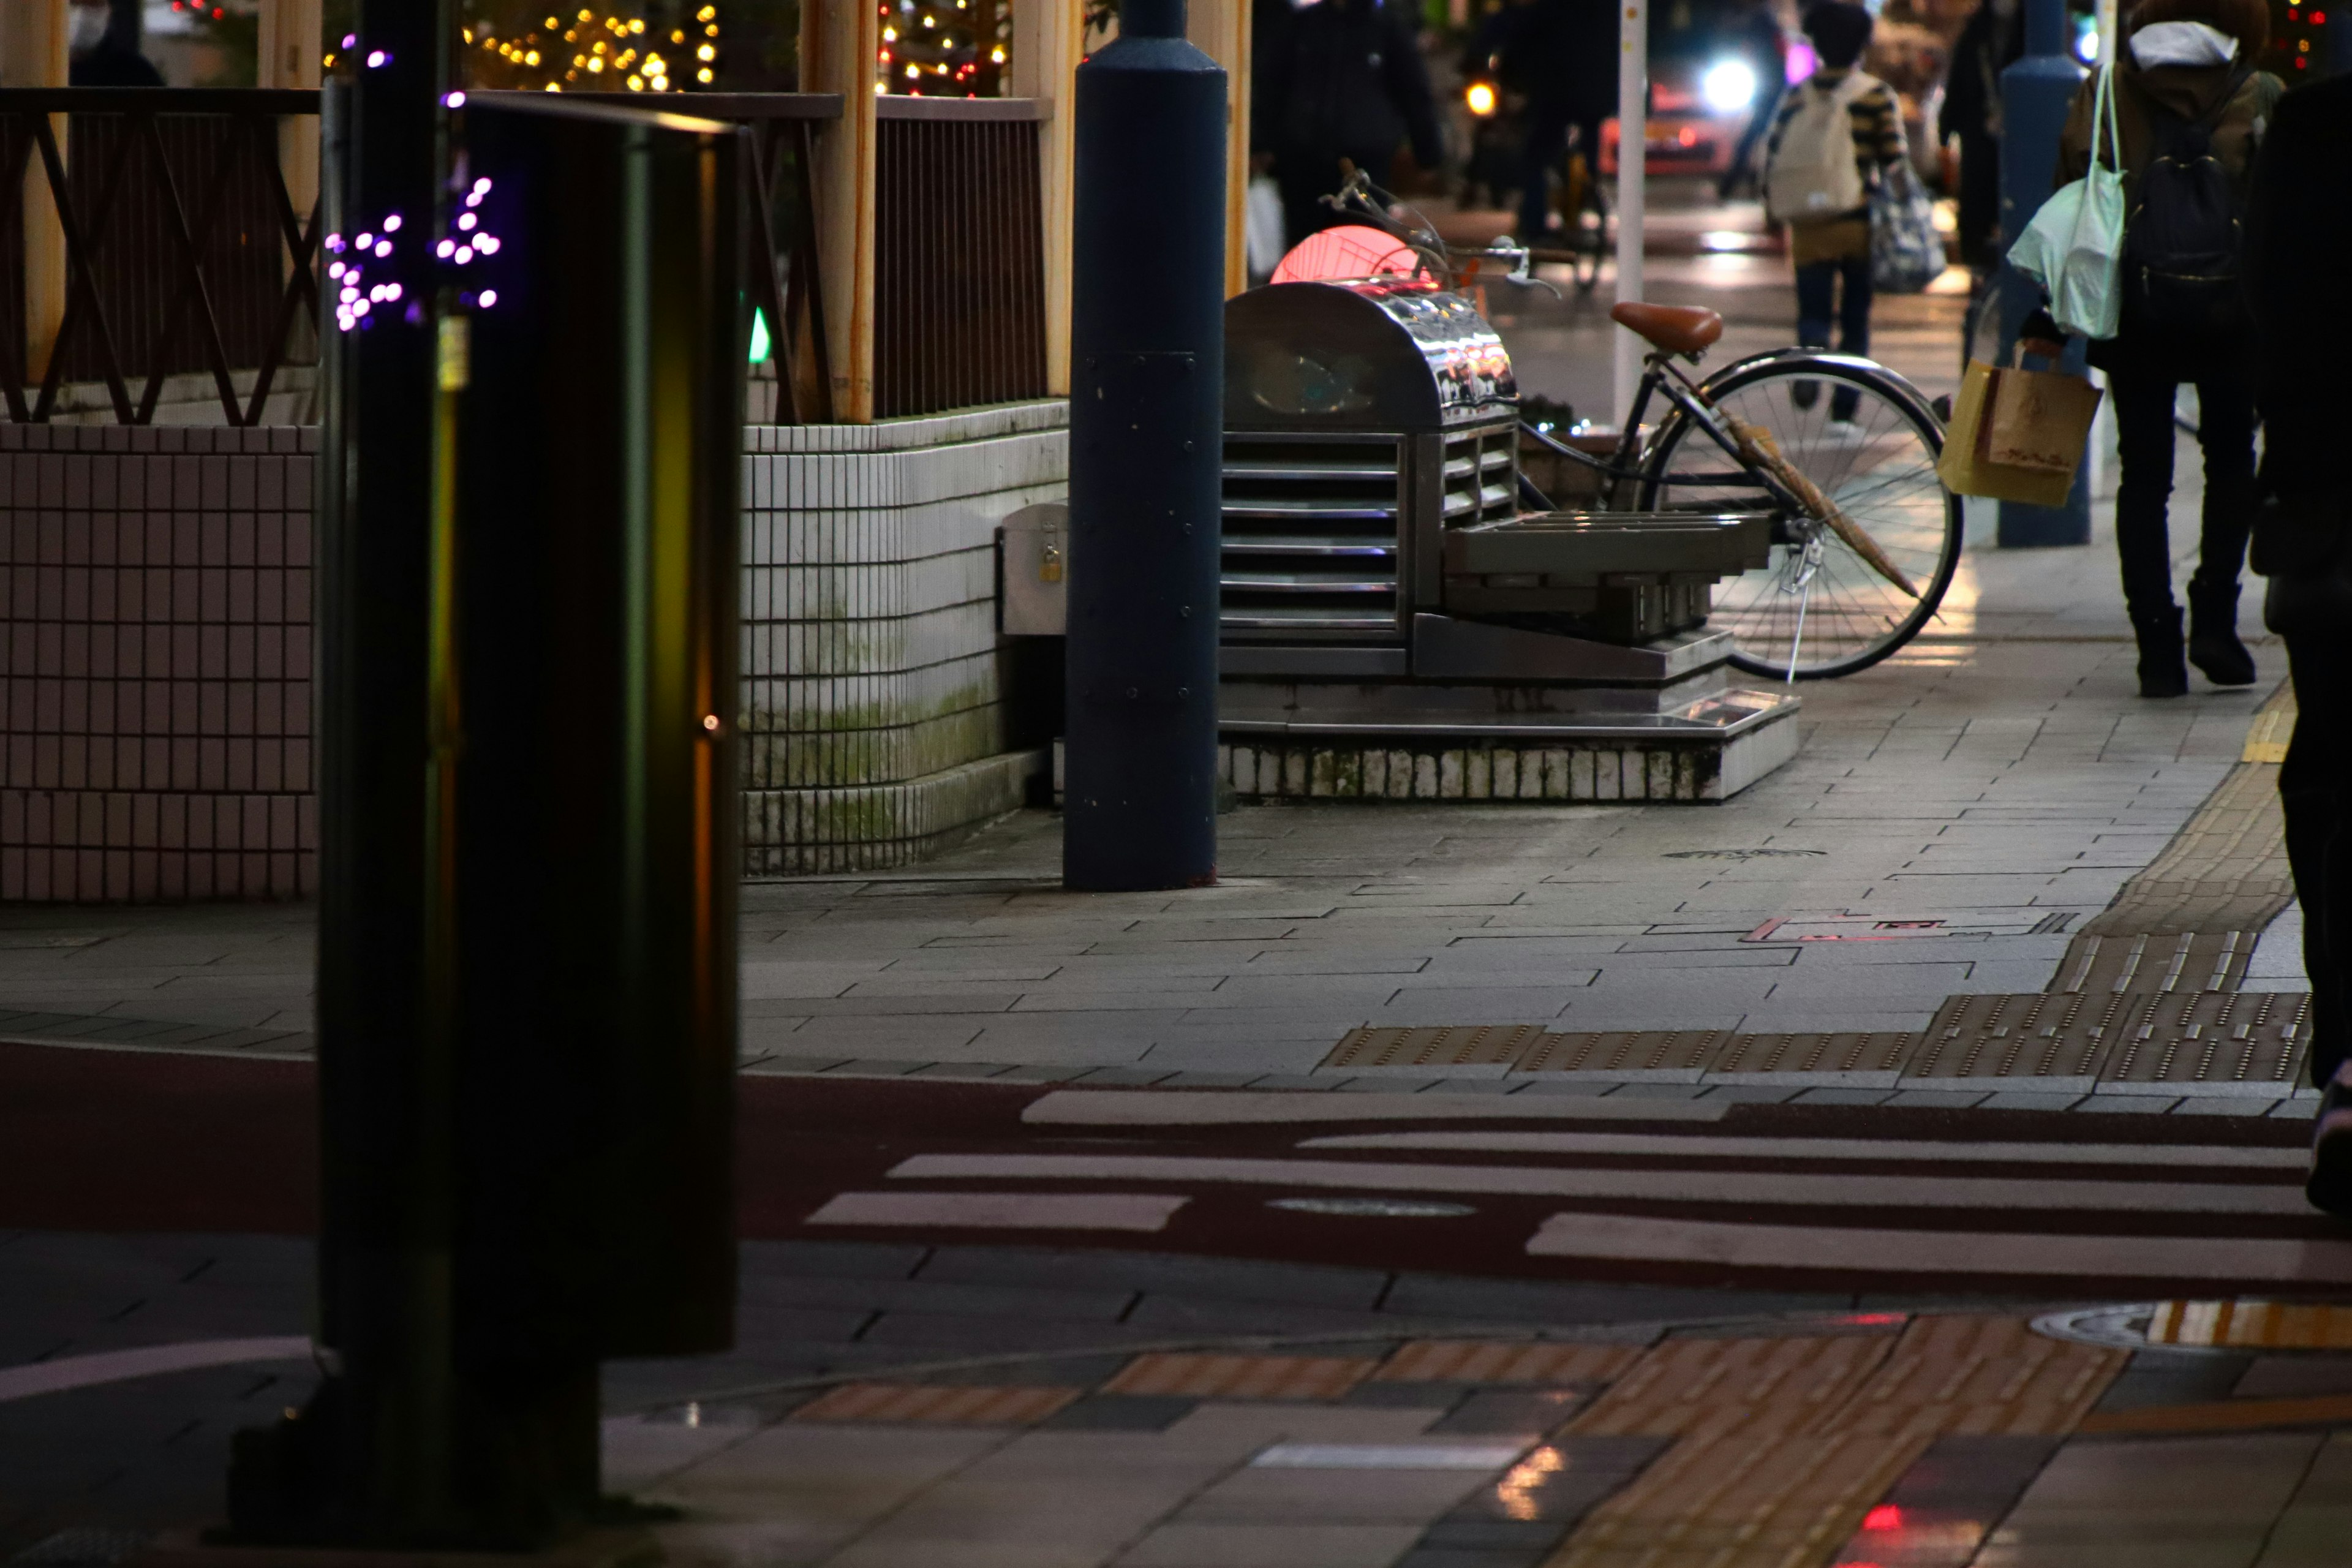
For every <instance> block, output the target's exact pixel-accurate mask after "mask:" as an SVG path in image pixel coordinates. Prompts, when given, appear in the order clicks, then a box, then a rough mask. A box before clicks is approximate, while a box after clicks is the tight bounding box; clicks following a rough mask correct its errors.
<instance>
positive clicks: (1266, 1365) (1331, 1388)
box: [1102, 1352, 1380, 1399]
mask: <svg viewBox="0 0 2352 1568" xmlns="http://www.w3.org/2000/svg"><path fill="white" fill-rule="evenodd" d="M1379 1364H1380V1363H1378V1362H1376V1361H1372V1360H1370V1359H1369V1358H1364V1359H1359V1358H1356V1357H1353V1356H1281V1355H1201V1354H1188V1353H1177V1352H1154V1353H1152V1354H1150V1355H1139V1356H1137V1357H1136V1358H1135V1359H1134V1360H1133V1361H1131V1362H1129V1363H1127V1365H1126V1366H1124V1367H1122V1368H1120V1369H1119V1373H1118V1376H1116V1377H1114V1378H1112V1379H1111V1380H1110V1381H1109V1382H1108V1383H1107V1384H1103V1387H1102V1391H1103V1392H1104V1393H1105V1394H1176V1395H1181V1396H1182V1397H1185V1398H1190V1399H1339V1398H1341V1397H1343V1396H1344V1395H1345V1394H1347V1392H1348V1391H1349V1389H1351V1388H1353V1387H1355V1386H1356V1384H1360V1383H1361V1382H1362V1381H1363V1380H1364V1379H1365V1378H1366V1377H1368V1376H1370V1374H1371V1373H1372V1371H1373V1369H1374V1368H1376V1367H1377V1366H1378V1365H1379Z"/></svg>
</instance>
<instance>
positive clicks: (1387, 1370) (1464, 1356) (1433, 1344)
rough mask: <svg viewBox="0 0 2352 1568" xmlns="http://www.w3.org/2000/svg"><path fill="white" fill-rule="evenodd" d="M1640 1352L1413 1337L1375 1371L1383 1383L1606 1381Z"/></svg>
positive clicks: (1625, 1347)
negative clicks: (1411, 1340)
mask: <svg viewBox="0 0 2352 1568" xmlns="http://www.w3.org/2000/svg"><path fill="white" fill-rule="evenodd" d="M1641 1354H1642V1347H1641V1346H1639V1345H1563V1344H1543V1343H1540V1342H1535V1343H1530V1342H1527V1341H1524V1340H1520V1341H1511V1340H1415V1341H1413V1342H1412V1343H1411V1344H1406V1345H1400V1346H1398V1347H1397V1350H1396V1352H1395V1353H1394V1354H1392V1355H1391V1356H1390V1357H1389V1359H1388V1360H1386V1361H1384V1362H1382V1363H1381V1369H1380V1371H1379V1372H1377V1373H1373V1374H1372V1375H1373V1378H1374V1380H1375V1381H1377V1382H1381V1383H1606V1382H1608V1381H1610V1380H1611V1379H1612V1378H1614V1377H1616V1376H1617V1375H1618V1374H1619V1373H1622V1372H1623V1371H1624V1370H1625V1369H1626V1368H1627V1367H1629V1366H1631V1365H1633V1363H1634V1362H1635V1361H1636V1360H1637V1359H1639V1357H1640V1356H1641Z"/></svg>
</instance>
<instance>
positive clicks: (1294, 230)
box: [1274, 147, 1393, 245]
mask: <svg viewBox="0 0 2352 1568" xmlns="http://www.w3.org/2000/svg"><path fill="white" fill-rule="evenodd" d="M1343 157H1346V158H1348V159H1349V162H1351V163H1354V164H1355V165H1356V167H1358V168H1359V169H1361V170H1363V171H1364V173H1366V174H1370V176H1371V177H1372V184H1376V185H1380V186H1382V187H1383V188H1385V187H1386V186H1387V184H1388V183H1389V164H1390V163H1391V161H1392V159H1393V155H1392V154H1391V153H1354V154H1352V155H1351V154H1348V153H1322V152H1308V151H1307V150H1305V149H1303V148H1297V147H1286V148H1283V149H1282V150H1281V151H1279V152H1277V153H1275V155H1274V179H1275V183H1276V184H1278V185H1280V186H1281V187H1282V226H1283V230H1284V234H1285V237H1286V238H1287V240H1288V241H1289V243H1291V244H1292V245H1297V243H1298V242H1299V241H1300V240H1302V239H1305V238H1306V237H1307V236H1308V235H1310V234H1319V233H1321V232H1322V231H1323V230H1324V229H1327V228H1335V227H1337V226H1339V225H1340V224H1343V223H1361V222H1362V221H1363V220H1362V219H1361V218H1355V217H1342V216H1339V214H1338V213H1336V212H1333V211H1332V210H1331V209H1330V208H1329V207H1328V206H1326V205H1324V204H1323V198H1324V197H1325V196H1336V195H1339V187H1340V186H1341V185H1342V184H1346V183H1347V176H1346V175H1344V174H1341V173H1340V172H1339V160H1340V159H1341V158H1343Z"/></svg>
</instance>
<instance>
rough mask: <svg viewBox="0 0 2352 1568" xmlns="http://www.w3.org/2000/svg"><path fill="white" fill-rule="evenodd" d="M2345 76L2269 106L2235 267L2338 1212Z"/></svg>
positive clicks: (2342, 1074) (2315, 1041)
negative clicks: (2247, 341) (2249, 342)
mask: <svg viewBox="0 0 2352 1568" xmlns="http://www.w3.org/2000/svg"><path fill="white" fill-rule="evenodd" d="M2347 148H2352V77H2343V76H2339V77H2335V78H2332V79H2329V80H2326V81H2321V82H2315V83H2313V84H2312V85H2311V86H2309V87H2305V88H2298V89H2295V90H2294V91H2293V92H2290V93H2288V94H2287V95H2286V96H2285V97H2284V98H2283V99H2281V100H2279V104H2278V107H2277V109H2276V110H2273V114H2272V118H2271V123H2270V129H2269V132H2268V134H2267V135H2266V136H2265V137H2264V138H2263V146H2262V151H2261V153H2259V154H2258V155H2257V157H2256V159H2255V163H2254V174H2253V182H2252V192H2251V194H2250V195H2249V196H2248V200H2247V210H2246V247H2245V253H2244V257H2243V258H2242V277H2243V278H2244V279H2245V285H2246V296H2247V302H2248V305H2249V306H2250V308H2251V311H2252V316H2253V321H2254V325H2255V328H2256V330H2257V332H2258V334H2259V338H2258V346H2257V348H2256V351H2255V354H2254V384H2255V394H2256V397H2257V399H2258V400H2259V403H2260V405H2261V408H2262V412H2263V467H2262V474H2261V479H2260V483H2261V489H2262V493H2263V510H2262V511H2261V512H2260V513H2259V514H2258V521H2257V522H2256V524H2255V542H2254V566H2255V570H2257V571H2259V572H2263V573H2264V574H2268V575H2269V577H2270V579H2271V583H2270V593H2269V595H2268V597H2267V600H2266V602H2265V604H2264V605H2263V610H2264V616H2263V618H2264V620H2266V621H2267V622H2268V623H2269V625H2270V628H2271V629H2272V630H2273V631H2274V632H2277V633H2278V634H2279V635H2280V636H2281V637H2284V639H2285V641H2286V658H2287V668H2288V671H2289V673H2290V675H2291V676H2292V678H2293V679H2294V696H2295V704H2296V713H2295V721H2294V738H2293V739H2292V740H2291V741H2289V742H2288V743H2287V751H2286V763H2285V764H2284V766H2283V767H2281V768H2280V769H2279V804H2280V805H2281V806H2282V807H2283V808H2284V814H2285V816H2286V854H2287V860H2288V863H2289V864H2290V865H2291V866H2292V867H2293V868H2294V890H2295V896H2296V897H2297V898H2298V899H2300V900H2302V903H2303V922H2304V923H2303V966H2304V970H2305V973H2307V974H2308V975H2309V976H2310V978H2311V1024H2310V1038H2311V1081H2312V1084H2313V1085H2314V1087H2315V1088H2317V1089H2320V1090H2322V1099H2321V1100H2320V1104H2319V1116H2318V1120H2317V1123H2316V1125H2315V1128H2314V1130H2313V1136H2312V1157H2311V1177H2310V1183H2309V1185H2308V1188H2307V1191H2308V1192H2309V1194H2310V1197H2311V1201H2312V1202H2313V1203H2314V1204H2315V1205H2318V1206H2319V1207H2321V1208H2323V1209H2326V1210H2328V1211H2330V1212H2331V1213H2334V1214H2337V1215H2345V1216H2347V1217H2352V1071H2347V1067H2346V1060H2347V1052H2352V990H2347V985H2352V503H2347V495H2346V489H2345V486H2344V481H2343V477H2342V470H2341V468H2339V467H2338V465H2339V464H2340V463H2341V462H2342V460H2343V456H2342V454H2343V448H2344V443H2345V436H2344V433H2345V431H2346V430H2347V429H2352V383H2347V381H2346V380H2345V379H2344V377H2343V376H2342V375H2340V374H2335V367H2336V366H2339V365H2343V364H2345V363H2352V301H2347V300H2346V298H2345V292H2344V289H2343V287H2342V284H2341V282H2340V277H2341V273H2342V268H2343V265H2344V258H2345V257H2346V256H2347V255H2352V161H2347V159H2346V157H2345V150H2346V149H2347Z"/></svg>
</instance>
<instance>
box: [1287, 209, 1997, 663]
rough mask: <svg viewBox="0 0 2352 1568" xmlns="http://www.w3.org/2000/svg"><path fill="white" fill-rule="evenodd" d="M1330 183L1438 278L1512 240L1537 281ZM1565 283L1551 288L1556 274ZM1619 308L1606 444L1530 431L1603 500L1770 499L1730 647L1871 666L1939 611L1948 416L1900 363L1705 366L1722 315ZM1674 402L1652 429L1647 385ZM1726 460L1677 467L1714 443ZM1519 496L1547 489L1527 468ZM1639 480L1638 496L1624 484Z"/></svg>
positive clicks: (1638, 506)
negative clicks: (1610, 439) (1450, 244)
mask: <svg viewBox="0 0 2352 1568" xmlns="http://www.w3.org/2000/svg"><path fill="white" fill-rule="evenodd" d="M1324 200H1325V201H1326V202H1327V203H1328V204H1330V205H1333V206H1335V207H1337V208H1339V210H1341V211H1343V212H1346V213H1348V214H1349V216H1351V217H1356V218H1359V219H1361V220H1364V221H1368V222H1374V223H1377V224H1379V225H1380V226H1381V227H1382V228H1383V229H1384V230H1385V231H1386V232H1388V233H1390V234H1391V235H1393V236H1394V237H1396V238H1398V239H1399V240H1400V241H1402V243H1404V244H1405V245H1407V246H1409V247H1412V250H1413V251H1414V252H1415V253H1416V255H1418V256H1419V257H1420V258H1422V264H1423V267H1424V268H1426V269H1427V270H1428V271H1429V273H1430V276H1431V278H1432V279H1433V280H1434V281H1438V282H1440V283H1441V284H1442V285H1443V286H1444V287H1445V288H1448V289H1454V288H1458V287H1459V286H1460V282H1461V279H1462V277H1463V273H1462V272H1461V271H1460V269H1458V268H1456V267H1455V265H1454V261H1455V259H1456V258H1457V256H1458V257H1459V258H1460V259H1463V260H1466V261H1468V262H1470V263H1471V273H1470V275H1472V276H1475V275H1476V271H1477V264H1478V263H1480V262H1481V261H1483V260H1485V259H1486V258H1497V259H1500V258H1510V259H1513V260H1514V261H1515V262H1516V266H1515V267H1514V268H1513V270H1512V271H1511V272H1510V273H1509V274H1507V277H1508V279H1509V280H1510V281H1514V282H1524V283H1535V284H1538V285H1542V286H1545V287H1549V285H1543V280H1542V279H1538V278H1534V277H1533V276H1532V275H1531V272H1530V269H1529V268H1530V263H1531V261H1532V259H1533V258H1532V256H1531V255H1530V253H1528V251H1527V249H1526V248H1525V247H1487V248H1486V249H1485V250H1481V251H1475V252H1464V253H1455V252H1453V251H1450V250H1449V249H1448V248H1447V247H1446V246H1445V243H1444V240H1443V239H1442V238H1440V237H1438V235H1437V232H1436V229H1435V227H1434V226H1433V225H1431V224H1430V223H1429V222H1428V220H1427V219H1426V218H1424V217H1422V216H1421V215H1420V214H1419V213H1412V216H1413V217H1414V218H1416V219H1418V220H1419V223H1418V226H1414V225H1411V224H1407V223H1406V222H1404V221H1403V220H1402V219H1401V218H1399V217H1396V216H1391V207H1396V210H1398V211H1400V212H1411V211H1412V209H1410V208H1404V207H1402V206H1398V205H1397V204H1396V203H1395V201H1394V198H1393V197H1391V196H1389V195H1388V193H1386V192H1384V191H1381V190H1379V189H1378V188H1377V187H1375V186H1373V185H1372V184H1371V183H1370V181H1369V180H1367V179H1366V178H1365V177H1364V175H1363V174H1361V172H1358V173H1356V174H1352V175H1351V176H1350V178H1349V181H1348V184H1346V185H1344V186H1343V187H1341V190H1340V193H1339V195H1337V196H1326V197H1325V198H1324ZM1554 292H1555V293H1557V292H1558V291H1557V290H1554ZM1609 316H1610V320H1612V321H1615V322H1616V323H1617V324H1618V325H1620V326H1622V327H1624V328H1625V329H1627V330H1628V331H1633V333H1635V334H1636V335H1638V336H1640V337H1641V338H1642V339H1643V340H1644V341H1645V342H1648V343H1649V344H1650V352H1649V353H1647V354H1645V355H1644V356H1643V373H1642V379H1641V383H1640V385H1639V388H1638V390H1637V391H1636V393H1635V395H1634V399H1633V409H1632V411H1631V414H1630V416H1628V418H1627V420H1626V422H1625V429H1624V431H1623V433H1622V435H1621V436H1620V437H1618V442H1617V446H1616V447H1615V448H1614V449H1613V450H1612V452H1611V453H1610V454H1609V456H1607V457H1605V458H1602V457H1596V456H1594V455H1592V454H1591V453H1587V452H1583V451H1580V450H1579V449H1577V448H1576V447H1573V446H1570V445H1569V444H1567V443H1565V442H1561V441H1559V440H1556V439H1554V438H1553V437H1551V436H1549V434H1547V433H1545V432H1543V431H1540V430H1538V429H1536V428H1535V427H1534V426H1529V425H1527V424H1524V423H1522V424H1521V426H1520V438H1521V439H1522V440H1523V441H1533V442H1535V443H1537V444H1538V445H1539V446H1542V447H1545V448H1547V449H1548V450H1550V451H1553V452H1556V453H1558V454H1559V456H1561V457H1563V458H1568V459H1569V460H1570V461H1573V462H1576V463H1579V464H1581V465H1583V466H1585V467H1587V468H1593V469H1596V470H1598V472H1599V474H1600V476H1601V496H1602V499H1603V500H1604V501H1605V502H1606V506H1605V507H1604V508H1603V509H1601V510H1602V512H1604V513H1608V512H1614V513H1622V512H1627V511H1638V512H1651V513H1656V512H1708V513H1722V512H1728V511H1756V510H1769V512H1770V514H1771V549H1770V552H1769V559H1768V561H1767V563H1765V564H1764V565H1761V566H1759V567H1756V568H1754V569H1752V570H1750V571H1748V573H1746V574H1743V575H1742V576H1740V577H1738V578H1737V579H1735V580H1733V581H1730V582H1727V583H1725V584H1720V585H1719V586H1718V587H1717V589H1716V594H1715V601H1714V607H1713V609H1712V611H1711V613H1710V615H1709V616H1708V621H1709V624H1710V625H1711V626H1719V627H1721V628H1723V629H1725V630H1727V631H1729V632H1730V633H1731V634H1732V636H1733V638H1734V647H1733V652H1732V655H1731V663H1732V664H1733V665H1734V666H1735V667H1736V668H1739V669H1742V670H1745V671H1746V672H1748V673H1749V674H1751V675H1759V676H1765V677H1769V678H1771V679H1780V680H1787V681H1798V680H1820V679H1829V678H1831V677H1834V676H1841V675H1851V674H1853V672H1854V671H1856V670H1860V669H1867V668H1870V667H1871V666H1872V665H1874V664H1876V663H1878V662H1879V661H1880V660H1881V659H1883V658H1886V657H1887V656H1888V655H1890V654H1892V653H1894V652H1895V650H1896V649H1897V648H1900V647H1902V646H1903V645H1904V644H1905V643H1907V642H1909V641H1910V640H1911V638H1912V637H1915V636H1916V635H1917V634H1918V632H1919V629H1920V628H1921V627H1922V626H1926V625H1927V622H1928V621H1929V620H1930V619H1931V618H1933V617H1934V616H1935V615H1936V612H1937V606H1938V605H1940V604H1941V603H1942V601H1943V597H1944V593H1945V591H1946V590H1947V589H1948V588H1949V587H1950V585H1951V581H1952V574H1953V572H1954V571H1955V570H1956V569H1957V568H1958V565H1959V558H1960V545H1961V540H1962V537H1963V530H1964V516H1963V512H1962V510H1961V502H1960V498H1959V497H1958V496H1956V495H1954V494H1952V493H1951V491H1949V490H1948V489H1945V488H1944V483H1943V480H1942V479H1940V478H1939V477H1938V476H1937V472H1936V464H1937V459H1938V458H1941V456H1942V455H1943V449H1944V426H1943V422H1942V420H1941V419H1939V418H1938V417H1937V413H1936V410H1935V409H1934V408H1933V407H1932V406H1931V405H1929V404H1928V402H1927V399H1926V398H1925V397H1923V396H1922V395H1920V393H1919V391H1918V389H1917V388H1916V387H1915V386H1913V385H1912V384H1910V383H1909V382H1908V381H1906V380H1905V379H1904V378H1903V377H1901V376H1899V375H1897V374H1895V373H1894V372H1893V371H1891V370H1888V369H1887V368H1886V367H1885V366H1884V365H1882V364H1879V363H1875V362H1874V361H1871V360H1866V359H1861V358H1857V357H1855V356H1853V355H1849V354H1838V353H1825V352H1822V351H1820V350H1814V349H1801V348H1788V349H1775V350H1771V351H1769V352H1767V353H1759V354H1751V355H1749V356H1748V357H1747V358H1746V359H1742V360H1738V361H1736V362H1734V363H1731V364H1729V365H1727V366H1725V367H1724V368H1723V369H1721V370H1719V371H1717V372H1716V373H1715V374H1713V375H1711V376H1709V377H1707V378H1706V380H1704V381H1698V380H1695V379H1693V378H1692V376H1691V375H1690V374H1688V373H1687V372H1685V370H1684V369H1683V367H1682V366H1681V365H1680V364H1677V363H1675V362H1676V361H1677V360H1682V361H1685V362H1687V363H1690V364H1693V365H1696V364H1697V363H1699V362H1700V361H1701V360H1702V359H1703V358H1704V357H1705V355H1706V351H1707V350H1708V349H1709V348H1711V347H1713V346H1714V345H1715V343H1716V342H1717V341H1718V340H1719V339H1720V338H1721V337H1722V335H1723V318H1722V317H1721V316H1719V315H1717V313H1716V312H1715V311H1713V310H1706V309H1703V308H1700V307H1696V306H1675V305H1652V304H1641V303H1624V304H1619V305H1617V306H1614V307H1613V308H1612V310H1610V312H1609ZM1661 398H1662V399H1663V400H1664V403H1665V404H1666V405H1667V406H1666V408H1665V410H1664V414H1663V416H1662V417H1661V418H1660V419H1659V421H1658V423H1657V425H1656V427H1655V428H1654V430H1652V431H1650V432H1649V433H1648V434H1647V435H1646V436H1645V435H1644V433H1643V418H1644V416H1646V415H1647V414H1648V413H1649V412H1650V409H1651V406H1652V405H1653V402H1654V401H1655V400H1658V399H1661ZM1710 458H1716V459H1720V458H1728V459H1729V460H1730V464H1731V466H1730V467H1728V468H1714V469H1707V468H1696V467H1692V468H1685V467H1684V466H1682V465H1684V464H1685V463H1689V464H1693V465H1696V464H1698V463H1703V462H1705V461H1707V460H1708V459H1710ZM1520 486H1521V489H1522V493H1523V496H1525V498H1526V499H1527V500H1529V501H1530V502H1532V503H1533V504H1536V505H1538V506H1540V507H1542V508H1543V509H1544V510H1551V504H1550V502H1549V500H1546V499H1545V498H1544V497H1543V496H1542V495H1541V494H1540V492H1538V491H1536V490H1535V489H1534V487H1533V486H1532V485H1531V484H1529V483H1528V481H1527V479H1525V477H1524V476H1523V477H1522V478H1521V480H1520ZM1629 494H1630V497H1631V499H1632V500H1633V505H1631V506H1630V507H1629V506H1626V505H1624V504H1622V503H1623V501H1624V500H1626V499H1627V498H1628V496H1629Z"/></svg>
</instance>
